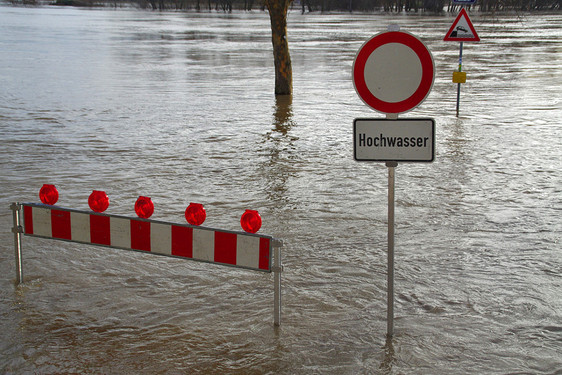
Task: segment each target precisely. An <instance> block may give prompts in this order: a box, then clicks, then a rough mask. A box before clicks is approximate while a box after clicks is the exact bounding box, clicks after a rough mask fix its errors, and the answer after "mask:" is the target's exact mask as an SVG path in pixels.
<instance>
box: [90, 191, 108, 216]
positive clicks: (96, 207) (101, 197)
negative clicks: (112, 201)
mask: <svg viewBox="0 0 562 375" xmlns="http://www.w3.org/2000/svg"><path fill="white" fill-rule="evenodd" d="M88 205H89V206H90V208H91V209H92V211H94V212H103V211H105V210H107V207H109V198H108V197H107V194H105V191H99V190H94V191H93V192H92V194H90V197H89V198H88Z"/></svg>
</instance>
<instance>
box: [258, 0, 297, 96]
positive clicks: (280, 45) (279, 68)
mask: <svg viewBox="0 0 562 375" xmlns="http://www.w3.org/2000/svg"><path fill="white" fill-rule="evenodd" d="M291 1H292V0H265V6H266V7H267V10H268V11H269V19H270V20H271V42H272V43H273V61H274V63H275V95H291V93H292V91H293V70H292V67H291V56H290V55H289V43H288V41H287V11H288V9H289V5H290V4H291Z"/></svg>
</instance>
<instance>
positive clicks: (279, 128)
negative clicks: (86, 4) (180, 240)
mask: <svg viewBox="0 0 562 375" xmlns="http://www.w3.org/2000/svg"><path fill="white" fill-rule="evenodd" d="M471 19H472V22H473V23H474V26H475V28H476V30H477V32H478V34H479V36H480V37H481V39H482V40H481V42H479V43H464V50H463V70H464V71H466V72H467V73H468V80H467V83H466V84H463V85H462V88H461V108H460V117H458V118H457V117H456V116H455V101H456V84H453V83H452V82H451V76H452V72H453V71H454V70H455V69H457V64H458V54H459V43H456V42H443V41H442V39H443V37H444V36H445V33H446V32H447V30H448V29H449V27H450V26H451V24H452V22H453V20H454V15H441V16H432V15H416V14H408V15H406V14H399V15H359V14H333V15H320V14H305V15H301V14H300V12H298V11H297V10H294V11H292V12H291V14H290V17H289V28H288V32H289V43H290V49H291V57H292V61H293V74H294V95H293V98H292V101H289V100H276V99H275V97H274V95H273V83H274V71H273V62H272V52H271V39H270V38H271V36H270V35H271V34H270V29H269V18H268V16H267V14H265V13H263V12H260V11H254V12H248V13H233V14H222V13H212V14H207V13H201V14H195V13H176V12H163V13H160V12H150V11H138V10H132V9H121V10H89V9H76V8H54V7H43V8H14V7H8V6H4V7H0V82H1V85H0V133H1V134H2V136H1V138H0V144H1V147H0V171H1V176H2V179H1V182H0V202H1V205H0V206H1V207H3V209H2V210H0V227H1V228H2V230H1V233H0V236H1V244H2V245H1V246H2V247H1V252H0V273H1V275H2V277H1V278H0V293H1V303H0V332H1V333H0V335H1V340H0V372H2V373H6V374H27V373H38V374H50V373H91V374H101V373H105V374H139V373H144V374H191V373H199V374H338V375H339V374H549V375H553V374H562V245H561V237H562V172H561V171H560V163H561V158H562V123H561V120H562V69H561V68H560V67H561V66H562V15H561V14H554V15H552V14H550V15H549V14H533V15H529V14H512V15H498V14H495V15H480V14H478V13H471ZM391 23H397V24H399V25H400V27H401V30H402V31H408V32H411V33H413V34H415V35H417V36H418V37H419V38H420V39H422V40H423V41H424V42H425V44H426V45H427V46H428V48H429V49H430V50H431V52H432V54H433V58H434V61H435V66H436V74H435V82H434V85H433V89H432V91H431V93H430V94H429V96H428V97H427V99H426V100H425V101H424V102H423V103H422V104H421V105H420V106H419V107H418V108H416V109H414V110H412V111H411V112H409V113H407V114H403V115H401V117H404V118H405V117H408V116H409V117H432V118H434V119H435V120H436V124H437V129H436V156H435V161H434V162H433V163H419V164H414V163H409V164H406V163H404V164H399V166H398V167H397V168H396V239H395V243H396V244H395V249H396V255H395V258H396V259H395V262H396V263H395V266H396V271H395V291H396V303H395V315H396V319H395V335H394V338H393V339H392V340H391V341H388V342H387V341H386V337H385V336H386V261H387V254H386V234H387V217H386V215H387V168H386V167H385V166H384V164H383V163H359V162H356V161H354V160H353V143H352V123H353V120H354V119H355V118H359V117H375V118H380V117H383V116H384V115H382V114H379V113H376V112H374V111H372V110H371V109H370V108H368V107H367V106H365V105H364V104H363V103H362V101H361V100H360V99H359V97H358V96H357V94H356V93H355V90H354V88H353V83H352V80H351V67H352V64H353V59H354V57H355V54H356V52H357V50H358V49H359V48H360V47H361V45H362V44H363V43H364V42H365V41H366V40H367V39H368V38H369V37H371V36H372V35H374V34H376V33H378V32H381V31H385V30H386V28H387V26H388V25H389V24H391ZM45 183H51V184H55V185H56V186H57V188H58V190H59V193H60V199H59V203H58V204H60V205H61V206H64V207H68V208H74V209H83V210H86V209H88V206H87V198H88V196H89V194H90V193H91V191H92V190H94V189H96V190H105V191H106V192H107V193H108V195H109V197H110V200H111V204H110V207H109V209H108V212H109V213H114V214H119V215H129V216H133V215H134V212H133V205H134V202H135V200H136V198H137V197H138V196H139V195H145V196H150V197H151V198H152V200H153V201H154V202H155V206H156V209H155V213H154V215H153V218H154V219H158V220H166V221H172V222H179V223H182V222H184V218H183V211H184V210H185V207H186V206H187V205H188V204H189V202H198V203H203V204H204V205H205V207H206V209H207V221H206V222H205V225H206V226H210V227H215V228H223V229H229V230H238V228H239V217H240V215H241V214H242V213H243V212H244V210H245V209H257V210H259V211H260V213H261V215H262V218H263V227H262V229H261V231H260V233H264V234H269V235H272V236H274V237H277V238H279V239H282V240H283V241H284V247H283V262H284V265H285V270H284V272H283V284H282V293H283V305H282V308H283V310H282V322H281V327H280V328H279V329H276V328H274V326H273V275H272V274H265V273H259V272H252V271H247V270H241V269H233V268H229V267H222V266H217V265H212V264H205V263H197V262H191V261H188V260H181V259H175V258H165V257H154V256H152V255H150V254H141V253H137V252H128V251H124V250H117V249H106V248H98V247H92V246H87V245H80V244H72V243H67V242H57V241H50V240H43V239H37V238H31V237H24V238H23V272H24V281H25V282H24V283H23V284H22V285H20V286H16V285H15V279H16V272H15V260H14V247H13V234H12V233H11V227H12V215H11V211H10V210H9V205H10V203H11V202H15V201H20V202H38V201H39V198H38V191H39V189H40V187H41V186H42V185H43V184H45Z"/></svg>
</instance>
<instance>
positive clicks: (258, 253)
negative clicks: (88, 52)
mask: <svg viewBox="0 0 562 375" xmlns="http://www.w3.org/2000/svg"><path fill="white" fill-rule="evenodd" d="M21 206H22V207H23V223H24V232H23V234H25V235H28V236H36V237H44V238H53V239H59V240H67V241H72V242H80V243H86V244H93V245H101V246H107V247H113V248H119V249H127V250H139V251H148V252H151V253H153V254H159V255H168V256H176V257H182V258H189V259H193V260H199V261H204V262H212V263H219V264H225V265H230V266H236V267H241V268H249V269H254V270H258V271H265V272H271V260H272V258H273V257H272V251H271V250H272V241H273V238H272V237H270V236H264V235H258V234H250V233H244V232H230V231H224V230H217V229H211V228H204V227H195V226H191V225H188V224H185V225H183V224H173V223H167V222H160V221H155V220H148V219H140V218H138V219H134V218H129V217H124V216H117V215H107V214H98V213H94V212H84V211H78V210H71V209H66V208H60V207H54V206H46V205H41V204H32V203H24V204H22V205H21Z"/></svg>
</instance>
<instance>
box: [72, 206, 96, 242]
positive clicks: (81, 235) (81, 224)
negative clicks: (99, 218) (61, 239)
mask: <svg viewBox="0 0 562 375" xmlns="http://www.w3.org/2000/svg"><path fill="white" fill-rule="evenodd" d="M70 238H72V241H79V242H86V243H90V242H92V241H91V240H90V215H89V214H83V213H78V212H70Z"/></svg>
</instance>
